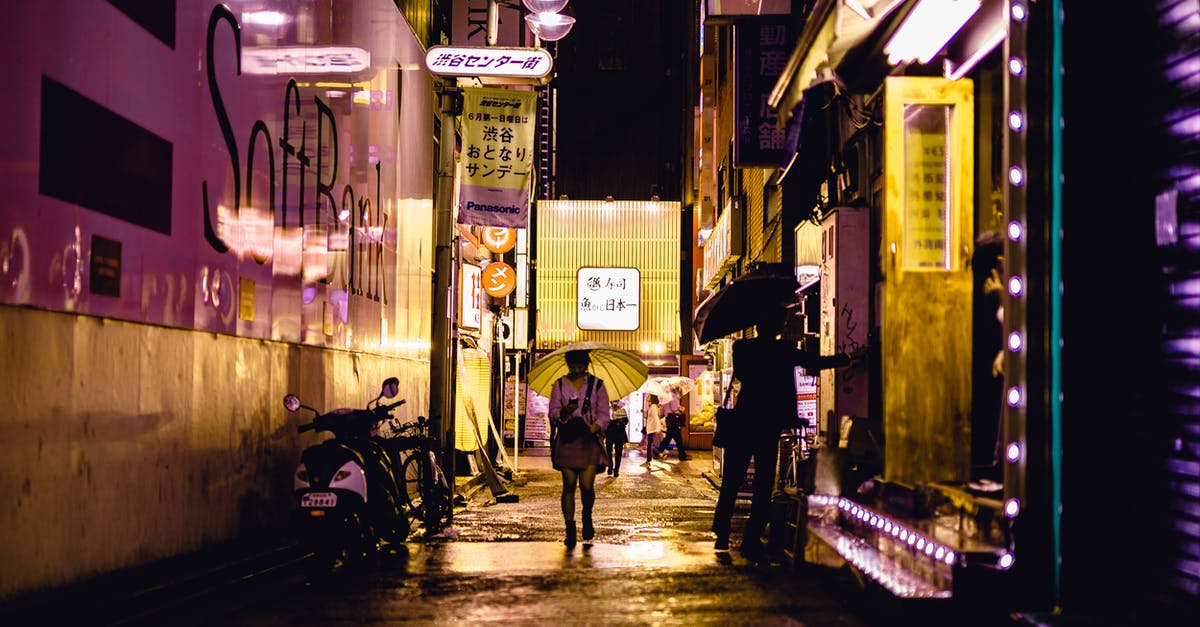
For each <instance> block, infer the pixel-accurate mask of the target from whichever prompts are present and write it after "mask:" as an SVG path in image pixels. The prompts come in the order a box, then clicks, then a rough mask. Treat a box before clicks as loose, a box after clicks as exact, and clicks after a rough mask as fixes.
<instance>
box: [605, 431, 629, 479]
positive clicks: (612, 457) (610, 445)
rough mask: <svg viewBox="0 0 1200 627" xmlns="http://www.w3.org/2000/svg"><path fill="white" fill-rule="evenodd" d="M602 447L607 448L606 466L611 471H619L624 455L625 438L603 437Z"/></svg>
mask: <svg viewBox="0 0 1200 627" xmlns="http://www.w3.org/2000/svg"><path fill="white" fill-rule="evenodd" d="M604 448H605V449H607V450H608V466H609V468H612V471H613V473H614V474H615V473H619V472H621V458H623V457H625V440H620V439H617V438H605V439H604Z"/></svg>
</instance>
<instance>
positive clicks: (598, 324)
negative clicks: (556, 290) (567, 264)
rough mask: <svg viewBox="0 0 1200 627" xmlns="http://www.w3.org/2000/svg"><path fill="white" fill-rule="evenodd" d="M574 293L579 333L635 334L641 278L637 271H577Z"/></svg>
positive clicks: (587, 269) (622, 269) (630, 269)
mask: <svg viewBox="0 0 1200 627" xmlns="http://www.w3.org/2000/svg"><path fill="white" fill-rule="evenodd" d="M575 290H576V291H575V294H576V298H575V307H576V320H577V324H578V326H579V328H580V329H583V330H586V331H635V330H637V328H638V326H639V323H640V320H641V315H640V312H641V306H640V305H641V274H640V273H639V272H638V269H637V268H580V269H579V271H578V272H577V273H576V288H575Z"/></svg>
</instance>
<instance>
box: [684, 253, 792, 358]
mask: <svg viewBox="0 0 1200 627" xmlns="http://www.w3.org/2000/svg"><path fill="white" fill-rule="evenodd" d="M798 289H800V282H799V281H797V280H796V277H795V276H793V275H792V274H790V273H787V272H786V271H785V272H780V271H779V270H775V269H769V270H756V271H752V272H748V273H746V274H743V275H742V276H739V277H737V278H735V279H733V280H732V281H730V282H729V283H727V284H726V285H725V286H724V287H722V288H721V289H719V290H717V291H716V292H714V293H713V294H712V295H711V296H709V297H708V298H706V299H704V302H702V303H700V306H699V307H697V308H696V321H695V325H694V326H695V328H696V335H697V337H698V338H699V339H700V343H701V344H703V343H705V342H711V341H712V340H715V339H717V338H719V337H722V336H725V335H729V334H730V333H734V332H736V331H741V330H742V329H745V328H747V327H750V326H753V325H754V324H755V323H756V322H757V321H758V320H759V319H760V318H761V317H762V314H763V312H764V311H767V310H774V309H776V308H782V307H786V306H787V305H790V304H792V303H794V302H795V301H796V290H798Z"/></svg>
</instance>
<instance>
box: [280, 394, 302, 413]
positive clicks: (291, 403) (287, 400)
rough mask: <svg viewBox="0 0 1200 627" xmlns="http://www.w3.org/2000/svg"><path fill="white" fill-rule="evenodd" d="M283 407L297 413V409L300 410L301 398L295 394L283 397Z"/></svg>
mask: <svg viewBox="0 0 1200 627" xmlns="http://www.w3.org/2000/svg"><path fill="white" fill-rule="evenodd" d="M283 406H284V407H286V408H287V410H288V411H296V410H297V409H300V397H299V396H296V395H295V394H288V395H287V396H285V397H283Z"/></svg>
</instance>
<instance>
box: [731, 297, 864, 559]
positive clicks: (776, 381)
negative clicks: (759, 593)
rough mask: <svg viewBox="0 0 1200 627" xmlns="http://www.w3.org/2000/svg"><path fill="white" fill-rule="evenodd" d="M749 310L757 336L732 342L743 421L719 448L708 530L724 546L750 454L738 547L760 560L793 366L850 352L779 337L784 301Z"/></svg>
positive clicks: (815, 365) (835, 360)
mask: <svg viewBox="0 0 1200 627" xmlns="http://www.w3.org/2000/svg"><path fill="white" fill-rule="evenodd" d="M753 312H754V313H752V314H750V315H751V318H750V320H752V321H753V326H754V327H755V331H756V336H755V337H753V338H749V339H740V340H737V341H736V342H734V343H733V376H734V377H735V378H736V379H737V380H738V381H740V382H741V388H740V390H739V391H738V394H737V411H738V417H739V419H743V420H744V422H743V423H742V424H739V425H737V429H736V430H735V431H734V433H736V434H737V436H736V437H734V438H733V439H732V441H731V442H728V443H727V444H726V446H725V449H724V461H723V464H722V467H723V471H722V473H721V491H720V496H719V497H718V498H717V507H716V510H715V511H714V512H713V525H712V530H713V533H715V534H716V543H715V545H714V547H715V548H716V550H718V551H725V550H728V549H729V533H730V528H731V519H732V517H733V507H734V502H735V501H736V500H737V492H738V488H739V487H740V486H741V485H742V482H743V481H744V480H745V478H746V473H747V470H748V469H749V467H750V461H751V460H752V459H753V460H754V480H753V495H752V497H751V502H750V519H749V520H748V521H747V523H746V527H745V531H744V533H743V534H742V542H741V545H740V547H739V551H740V552H741V553H742V554H743V555H744V556H746V557H747V558H748V559H751V560H753V561H757V562H762V561H765V560H766V558H767V554H766V549H765V547H764V546H763V543H762V536H763V533H764V531H765V530H766V526H767V521H768V520H769V518H770V515H771V494H772V492H773V491H774V488H775V464H776V461H777V460H778V457H779V432H780V430H781V429H784V428H788V427H790V426H793V425H794V424H795V422H796V420H797V416H796V388H795V379H794V369H795V367H796V366H802V367H803V368H804V369H805V371H806V372H808V373H810V374H811V373H812V372H815V371H817V370H822V369H825V368H833V367H840V366H845V365H847V364H849V363H850V358H849V356H847V355H844V354H843V355H833V356H828V357H820V356H816V355H810V354H807V353H805V352H803V351H801V350H799V349H798V348H796V343H795V342H790V341H787V340H784V339H782V338H781V337H780V334H781V333H782V332H783V327H784V324H785V322H786V320H787V315H788V309H787V306H786V301H774V302H773V303H763V304H761V305H759V306H756V307H754V308H753Z"/></svg>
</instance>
